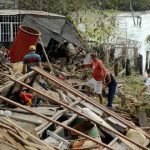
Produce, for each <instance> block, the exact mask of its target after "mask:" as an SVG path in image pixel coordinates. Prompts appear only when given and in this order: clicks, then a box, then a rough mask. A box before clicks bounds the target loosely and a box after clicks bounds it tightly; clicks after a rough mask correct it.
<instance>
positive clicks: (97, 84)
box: [82, 54, 106, 104]
mask: <svg viewBox="0 0 150 150" xmlns="http://www.w3.org/2000/svg"><path fill="white" fill-rule="evenodd" d="M90 56H91V60H92V62H91V63H89V64H83V65H82V67H91V68H92V78H91V79H90V80H89V81H88V82H86V85H87V86H90V87H94V92H95V93H96V94H97V95H98V97H99V101H100V103H101V104H102V99H103V97H102V87H103V83H102V82H103V81H104V79H105V75H106V70H105V67H104V65H103V63H102V61H101V60H99V59H98V58H97V56H96V54H91V55H90Z"/></svg>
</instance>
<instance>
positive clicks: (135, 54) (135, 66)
mask: <svg viewBox="0 0 150 150" xmlns="http://www.w3.org/2000/svg"><path fill="white" fill-rule="evenodd" d="M133 50H134V68H135V71H138V47H134V48H133Z"/></svg>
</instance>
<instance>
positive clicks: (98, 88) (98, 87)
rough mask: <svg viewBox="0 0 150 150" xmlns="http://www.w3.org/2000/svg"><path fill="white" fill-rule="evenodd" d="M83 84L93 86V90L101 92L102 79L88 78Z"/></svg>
mask: <svg viewBox="0 0 150 150" xmlns="http://www.w3.org/2000/svg"><path fill="white" fill-rule="evenodd" d="M85 85H87V86H89V87H91V88H93V87H94V92H95V93H96V94H101V93H102V86H103V85H102V81H96V80H95V79H94V78H92V79H90V80H89V81H87V82H86V83H85Z"/></svg>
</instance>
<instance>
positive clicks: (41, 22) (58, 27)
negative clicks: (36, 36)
mask: <svg viewBox="0 0 150 150" xmlns="http://www.w3.org/2000/svg"><path fill="white" fill-rule="evenodd" d="M22 24H23V25H26V26H29V27H33V28H35V29H37V30H39V31H40V32H41V38H42V41H43V44H44V46H45V47H46V46H47V45H48V43H49V41H50V39H51V38H53V39H55V40H57V41H58V42H60V43H62V42H63V41H64V40H67V41H69V42H70V43H72V44H75V45H77V46H79V47H81V48H84V46H83V45H82V43H81V42H80V40H79V38H78V36H77V32H76V30H75V28H74V26H73V25H72V24H71V23H70V22H69V20H67V19H66V17H64V16H51V15H45V16H43V15H42V16H41V15H25V17H24V19H23V22H22Z"/></svg>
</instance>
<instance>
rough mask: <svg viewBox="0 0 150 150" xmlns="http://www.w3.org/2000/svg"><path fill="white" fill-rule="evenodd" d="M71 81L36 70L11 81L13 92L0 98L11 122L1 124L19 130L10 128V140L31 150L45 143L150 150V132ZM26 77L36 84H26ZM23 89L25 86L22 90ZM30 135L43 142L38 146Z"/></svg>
mask: <svg viewBox="0 0 150 150" xmlns="http://www.w3.org/2000/svg"><path fill="white" fill-rule="evenodd" d="M35 73H36V76H37V77H36V78H35ZM68 74H69V72H68ZM41 77H42V78H43V79H41ZM32 78H34V81H33V80H32ZM69 78H70V82H71V84H68V82H67V80H68V76H67V79H66V75H65V80H64V79H62V78H60V77H58V78H57V77H55V76H52V75H50V74H49V72H45V71H44V70H41V69H39V68H37V67H34V68H33V72H30V73H28V74H26V75H24V76H23V77H20V78H17V79H14V78H10V79H11V80H12V81H13V82H15V83H16V84H15V87H13V86H14V84H13V83H12V87H13V88H12V90H10V89H8V92H9V94H8V93H7V94H6V95H5V94H2V95H1V96H0V99H1V100H3V101H4V102H5V104H1V106H0V110H1V113H0V116H2V117H3V116H8V117H9V118H10V119H11V121H10V120H9V119H6V118H5V119H4V121H3V120H2V121H1V122H2V123H1V124H2V126H6V125H7V126H9V128H12V126H13V127H14V128H13V130H15V131H14V132H15V134H14V133H12V131H11V132H10V131H9V129H7V130H6V131H7V133H8V134H10V135H9V136H13V138H14V139H18V141H19V142H20V143H21V145H22V146H23V147H24V148H26V149H40V148H41V149H42V148H43V145H44V144H45V145H49V148H48V147H46V146H45V148H47V149H52V148H51V146H52V147H53V148H54V149H56V147H57V149H61V150H63V149H64V150H65V149H74V150H75V149H93V150H95V149H104V148H107V149H115V150H120V149H124V150H125V149H135V150H137V149H147V146H148V145H149V138H150V135H149V134H148V133H146V132H144V131H143V130H142V129H140V128H139V127H137V126H135V124H133V123H132V122H131V121H127V120H125V119H124V118H122V117H121V116H120V115H118V114H116V113H114V112H113V111H112V110H109V109H107V108H106V107H104V106H103V105H100V104H98V103H95V102H93V100H92V98H90V97H88V96H87V95H85V94H83V93H81V92H80V91H79V90H80V86H81V85H82V84H80V83H79V84H78V85H77V86H76V88H78V89H79V90H78V89H75V88H74V87H73V86H72V85H74V83H73V82H77V81H76V80H75V79H72V76H69ZM24 79H28V80H30V81H33V83H32V84H31V82H29V81H27V82H26V83H25V82H22V81H24ZM46 81H48V82H46ZM28 82H29V83H28ZM18 85H20V86H23V87H24V88H21V89H22V90H21V91H17V90H16V89H18ZM9 86H10V85H9ZM20 86H19V87H20ZM19 89H20V88H19ZM16 92H17V93H16ZM5 93H6V91H5ZM16 96H18V97H16ZM29 97H30V98H29ZM16 100H17V101H16ZM27 101H28V103H27ZM27 105H28V106H27ZM8 122H9V123H8ZM14 122H15V125H14ZM21 129H23V130H21ZM24 130H25V131H24ZM26 131H28V134H27V133H25V132H26ZM11 133H12V134H11ZM16 134H17V135H16ZM30 135H33V136H34V137H37V138H38V139H40V141H39V142H37V139H34V138H33V137H31V136H30ZM135 137H138V139H140V141H139V140H138V139H137V138H135ZM5 142H6V141H5ZM35 143H36V145H35ZM8 145H9V144H8ZM36 146H38V147H36ZM43 149H44V148H43Z"/></svg>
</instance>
